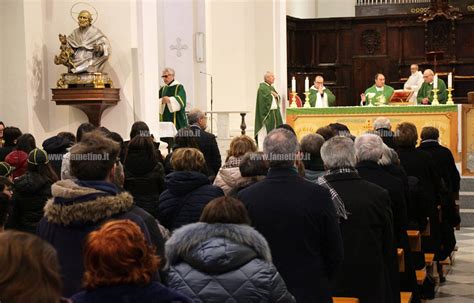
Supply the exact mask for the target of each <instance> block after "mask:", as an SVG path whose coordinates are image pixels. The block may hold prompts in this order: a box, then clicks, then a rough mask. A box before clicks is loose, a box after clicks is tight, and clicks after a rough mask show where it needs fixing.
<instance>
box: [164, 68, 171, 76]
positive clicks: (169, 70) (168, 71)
mask: <svg viewBox="0 0 474 303" xmlns="http://www.w3.org/2000/svg"><path fill="white" fill-rule="evenodd" d="M165 72H166V73H169V74H171V75H173V76H174V69H172V68H171V67H165V68H164V69H163V73H165Z"/></svg>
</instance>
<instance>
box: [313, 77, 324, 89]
mask: <svg viewBox="0 0 474 303" xmlns="http://www.w3.org/2000/svg"><path fill="white" fill-rule="evenodd" d="M323 86H324V78H323V77H322V76H316V78H314V87H315V88H316V89H319V87H323Z"/></svg>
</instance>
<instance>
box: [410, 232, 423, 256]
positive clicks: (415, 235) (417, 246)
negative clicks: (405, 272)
mask: <svg viewBox="0 0 474 303" xmlns="http://www.w3.org/2000/svg"><path fill="white" fill-rule="evenodd" d="M407 234H408V241H409V242H410V247H411V250H412V251H421V234H420V231H419V230H407Z"/></svg>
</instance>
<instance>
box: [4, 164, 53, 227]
mask: <svg viewBox="0 0 474 303" xmlns="http://www.w3.org/2000/svg"><path fill="white" fill-rule="evenodd" d="M14 189H15V190H14V194H13V197H12V205H13V210H12V215H11V216H10V217H9V220H8V224H7V227H8V228H13V229H16V230H19V231H24V232H29V233H33V234H34V233H35V232H36V226H37V224H38V222H39V221H40V220H41V218H43V208H44V205H45V204H46V200H48V199H49V198H50V197H51V182H50V181H49V180H48V179H47V178H45V177H43V176H41V175H39V174H38V173H36V172H27V173H26V174H24V175H23V176H21V177H18V178H17V179H15V183H14Z"/></svg>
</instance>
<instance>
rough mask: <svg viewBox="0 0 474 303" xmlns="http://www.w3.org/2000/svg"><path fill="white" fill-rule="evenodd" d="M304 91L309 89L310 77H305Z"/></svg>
mask: <svg viewBox="0 0 474 303" xmlns="http://www.w3.org/2000/svg"><path fill="white" fill-rule="evenodd" d="M304 91H305V92H307V91H309V79H308V77H306V79H304Z"/></svg>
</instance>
